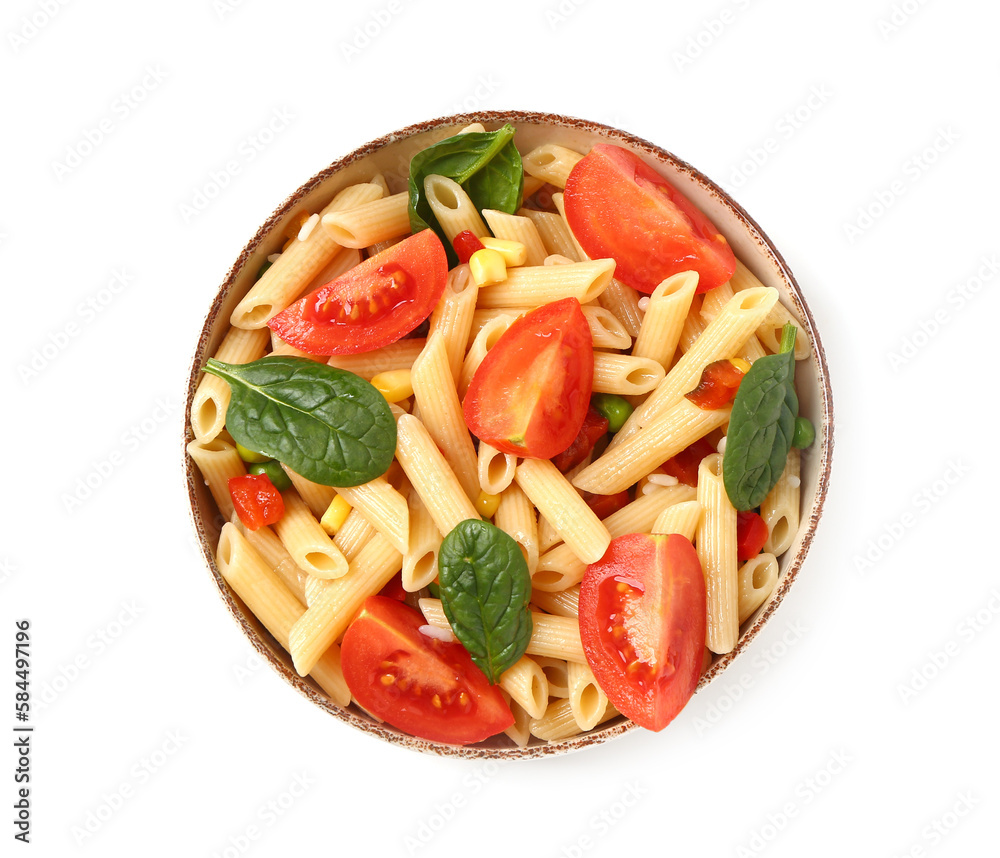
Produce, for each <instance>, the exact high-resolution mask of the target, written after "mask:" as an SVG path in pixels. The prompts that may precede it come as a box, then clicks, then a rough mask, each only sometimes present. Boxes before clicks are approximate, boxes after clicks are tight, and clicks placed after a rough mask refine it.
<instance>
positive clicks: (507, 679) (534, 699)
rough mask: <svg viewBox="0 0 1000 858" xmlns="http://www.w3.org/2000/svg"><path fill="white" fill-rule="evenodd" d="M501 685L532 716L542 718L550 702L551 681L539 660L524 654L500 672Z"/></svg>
mask: <svg viewBox="0 0 1000 858" xmlns="http://www.w3.org/2000/svg"><path fill="white" fill-rule="evenodd" d="M499 685H500V687H501V688H502V689H503V690H504V691H506V692H507V693H508V694H509V695H510V697H511V699H512V700H514V701H515V702H516V703H517V704H518V705H519V706H521V707H522V708H523V709H524V710H525V711H526V712H528V714H530V715H531V717H532V718H540V717H541V716H542V715H543V714H544V713H545V707H546V705H548V702H549V681H548V680H547V679H546V678H545V672H544V671H543V670H542V669H541V668H540V667H539V666H538V662H536V661H534V660H533V659H531V658H529V657H528V656H526V655H522V656H521V657H520V658H519V659H518V660H517V661H516V662H514V664H512V665H511V666H510V667H509V668H507V670H505V671H504V672H503V673H502V674H500V682H499Z"/></svg>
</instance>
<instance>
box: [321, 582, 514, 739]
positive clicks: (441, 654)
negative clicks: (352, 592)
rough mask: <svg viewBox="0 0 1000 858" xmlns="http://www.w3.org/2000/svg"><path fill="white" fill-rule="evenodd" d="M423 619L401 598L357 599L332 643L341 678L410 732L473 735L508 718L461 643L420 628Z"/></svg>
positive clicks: (495, 729) (372, 708)
mask: <svg viewBox="0 0 1000 858" xmlns="http://www.w3.org/2000/svg"><path fill="white" fill-rule="evenodd" d="M423 625H425V621H424V618H423V615H422V614H421V613H420V612H419V611H418V610H416V609H415V608H411V607H410V606H409V605H406V604H404V603H403V602H399V601H396V600H395V599H390V598H387V597H385V596H369V597H368V598H367V599H366V600H365V603H364V605H363V606H362V608H361V612H360V613H359V614H358V616H357V617H356V618H355V620H354V622H352V623H351V625H350V627H349V628H348V629H347V632H346V633H345V634H344V639H343V641H342V643H341V645H340V658H341V666H342V668H343V671H344V679H345V680H346V682H347V687H348V688H350V690H351V694H352V695H354V698H355V699H356V700H357V701H358V703H359V704H360V705H361V706H362V707H364V709H366V710H367V711H368V712H371V713H372V714H373V715H375V716H376V717H378V718H381V719H382V720H383V721H385V722H386V723H388V724H391V725H392V726H393V727H396V728H398V729H399V730H402V731H404V732H406V733H409V734H410V735H412V736H416V737H417V738H420V739H427V740H428V741H431V742H444V743H447V744H451V745H469V744H472V743H474V742H481V741H483V740H484V739H488V738H489V737H490V736H494V735H496V734H497V733H499V732H501V731H503V730H506V729H507V728H508V727H510V726H512V725H513V723H514V716H513V715H512V714H511V711H510V707H509V706H508V705H507V703H506V702H505V701H504V699H503V695H502V694H501V693H500V689H499V688H498V687H496V686H492V685H490V684H489V682H488V681H487V680H486V677H485V675H484V674H483V672H482V671H481V670H480V669H479V668H478V667H476V665H475V664H474V663H473V661H472V658H471V657H470V656H469V653H468V652H467V651H466V649H465V647H463V646H462V645H461V644H460V643H458V642H447V641H441V640H437V639H435V638H431V637H428V636H426V635H424V634H423V633H422V632H421V631H420V627H421V626H423ZM389 677H391V680H390V679H388V678H389ZM463 695H464V696H463ZM435 697H437V698H438V704H437V705H435V703H434V698H435Z"/></svg>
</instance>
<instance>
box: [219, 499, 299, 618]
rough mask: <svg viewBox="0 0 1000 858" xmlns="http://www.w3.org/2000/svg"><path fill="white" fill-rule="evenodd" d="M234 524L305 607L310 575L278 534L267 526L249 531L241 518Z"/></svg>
mask: <svg viewBox="0 0 1000 858" xmlns="http://www.w3.org/2000/svg"><path fill="white" fill-rule="evenodd" d="M233 524H235V525H236V527H237V528H238V529H239V531H240V533H242V534H243V536H244V538H245V539H246V541H247V542H249V543H250V545H252V546H253V548H254V550H255V551H256V552H257V553H258V554H259V555H260V556H261V558H262V559H263V560H264V562H265V563H266V564H267V565H268V566H270V567H271V569H272V570H274V573H275V574H276V575H277V576H278V577H279V578H280V579H281V581H282V583H283V584H284V585H285V586H286V587H288V589H289V590H290V591H291V593H292V595H293V596H295V598H296V599H298V600H299V602H301V603H302V604H303V605H305V604H306V579H307V578H308V577H309V574H308V573H307V572H305V571H303V570H302V569H300V568H299V567H298V565H297V564H296V563H295V560H294V559H293V558H292V555H291V554H289V553H288V549H286V548H285V546H284V545H282V544H281V540H280V539H278V536H277V534H276V533H275V532H274V531H273V530H271V528H270V527H268V526H267V525H261V526H260V527H258V528H257V529H256V530H249V529H248V528H246V527H244V526H243V524H242V523H241V522H240V520H239V518H234V520H233Z"/></svg>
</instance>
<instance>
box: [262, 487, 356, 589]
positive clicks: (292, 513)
mask: <svg viewBox="0 0 1000 858" xmlns="http://www.w3.org/2000/svg"><path fill="white" fill-rule="evenodd" d="M281 497H282V499H283V500H284V502H285V514H284V515H283V516H282V517H281V519H280V520H279V521H277V522H276V523H275V524H274V525H273V527H274V532H275V533H276V534H277V536H278V539H280V540H281V544H282V545H284V546H285V548H286V549H287V551H288V553H289V554H290V555H291V556H292V559H293V560H294V561H295V563H296V565H297V566H298V567H299V568H300V569H303V570H304V571H306V572H308V573H309V574H310V575H313V576H315V577H316V578H339V577H341V576H342V575H346V574H347V558H345V557H344V555H343V552H341V550H340V549H339V548H337V546H336V545H334V544H333V540H332V539H330V536H329V534H328V533H327V532H326V531H325V530H323V528H322V527H320V524H319V522H318V521H317V520H316V516H314V515H313V514H312V512H310V510H309V507H308V506H306V503H305V501H303V500H302V498H300V497H299V495H298V493H297V492H296V491H295V490H294V489H289V490H288V491H286V492H282V493H281Z"/></svg>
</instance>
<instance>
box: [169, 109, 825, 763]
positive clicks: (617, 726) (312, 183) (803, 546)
mask: <svg viewBox="0 0 1000 858" xmlns="http://www.w3.org/2000/svg"><path fill="white" fill-rule="evenodd" d="M473 122H481V123H483V124H484V125H487V126H492V125H498V124H503V123H508V122H509V123H511V124H512V125H514V127H515V129H516V128H517V127H518V123H520V124H522V125H523V124H531V125H555V126H558V127H560V128H564V129H577V130H580V131H582V132H585V133H588V134H591V135H599V136H600V137H602V138H604V139H605V140H608V141H610V142H617V143H620V144H621V145H624V146H627V147H629V148H631V149H633V150H634V151H639V152H642V153H643V154H645V155H646V156H647V157H651V158H653V159H654V160H656V161H658V162H667V163H670V164H671V165H672V166H673V168H674V169H676V170H678V171H679V172H681V173H684V174H687V176H688V177H689V178H690V179H691V180H693V181H694V182H695V183H697V184H698V185H699V186H700V187H701V188H702V189H704V190H705V191H707V192H708V193H709V194H710V195H712V196H714V197H715V198H716V199H717V200H718V201H719V202H720V203H721V204H722V205H723V206H725V207H726V208H729V209H730V210H731V211H732V212H733V214H734V215H735V216H736V218H737V219H738V220H739V221H742V223H743V225H744V226H745V228H746V229H747V232H748V233H749V237H750V238H751V239H753V240H754V241H755V242H756V243H757V245H758V246H759V248H760V249H761V250H762V251H763V252H764V253H765V255H766V256H768V257H769V258H770V260H771V263H772V264H773V265H774V267H775V269H776V270H777V272H778V274H779V275H780V277H781V278H782V279H783V280H784V282H785V284H786V285H787V287H788V289H789V292H790V294H791V295H792V296H794V298H795V301H796V310H798V311H799V313H800V315H801V316H802V319H803V322H804V323H805V325H806V327H807V329H808V333H809V337H810V340H811V343H812V350H813V355H812V357H813V360H814V361H815V371H816V377H817V381H818V382H819V384H818V392H819V402H818V406H819V413H820V419H821V427H820V428H821V431H820V432H817V440H818V441H819V445H818V449H816V450H814V451H811V452H810V455H811V456H817V457H818V462H817V465H818V473H817V486H816V493H815V495H814V497H813V500H812V504H811V507H810V509H809V511H808V512H809V515H808V518H807V519H806V520H805V521H804V522H803V521H800V526H799V532H800V533H801V534H802V538H801V542H800V543H799V546H798V550H797V551H796V553H795V555H794V556H793V557H792V558H790V562H789V563H788V565H787V566H786V567H785V568H784V570H782V573H781V578H780V580H779V582H778V586H777V587H776V588H775V590H774V592H773V593H772V594H771V595H770V596H769V597H768V599H767V601H766V602H765V604H764V606H763V608H762V609H758V612H757V615H756V616H755V617H754V620H753V622H752V624H751V625H750V626H749V627H747V628H746V629H745V630H744V631H743V632H742V633H741V634H740V636H739V639H738V641H737V644H736V646H735V647H734V648H733V650H732V651H730V652H728V653H725V654H723V655H721V656H718V657H717V658H716V659H715V660H714V661H713V663H712V665H711V666H710V667H709V668H708V669H707V670H706V671H705V672H704V673H703V674H702V676H701V678H700V680H699V682H698V686H697V689H696V692H697V691H700V690H702V689H703V688H704V687H705V686H706V685H708V684H709V683H710V682H711V681H712V680H713V679H715V678H716V677H718V676H719V675H720V674H721V673H722V672H724V671H725V670H726V668H727V667H728V666H729V665H730V664H731V663H732V661H733V660H734V659H735V658H736V657H737V656H738V655H740V653H741V652H742V651H743V650H744V649H745V648H746V647H747V646H748V645H749V644H750V642H751V641H752V640H753V639H754V638H755V637H756V635H757V633H758V632H759V631H760V630H761V629H762V628H763V626H764V625H765V624H766V623H767V621H768V620H769V619H770V617H771V616H772V614H773V613H774V611H775V610H776V609H777V607H778V605H779V604H780V603H781V602H782V600H783V598H784V596H785V594H786V593H787V592H788V590H789V588H790V587H791V585H792V583H793V581H794V580H795V578H796V577H797V575H798V572H799V570H800V569H801V567H802V564H803V563H804V561H805V558H806V556H807V554H808V552H809V548H810V547H811V544H812V542H813V539H814V537H815V531H816V528H817V526H818V523H819V520H820V518H821V516H822V512H823V508H824V506H825V502H826V497H827V494H828V491H829V480H830V473H831V467H832V458H833V446H834V432H833V428H834V420H833V391H832V386H831V382H830V374H829V367H828V364H827V359H826V352H825V349H824V347H823V343H822V340H821V338H820V335H819V331H818V329H817V327H816V324H815V319H814V317H813V314H812V310H811V309H810V308H809V305H808V302H807V301H806V299H805V297H804V296H803V294H802V290H801V289H800V287H799V284H798V281H797V280H796V279H795V276H794V275H793V274H792V272H791V270H790V268H789V266H788V264H787V263H786V261H785V259H784V257H783V256H782V254H781V252H780V251H779V250H778V249H777V247H775V245H774V243H773V242H772V241H771V239H770V238H769V237H768V236H767V234H766V233H765V232H764V230H763V229H762V228H761V227H760V225H759V224H758V223H757V221H756V220H754V218H753V217H751V215H750V214H749V213H748V212H747V211H746V210H745V209H744V208H743V206H742V205H741V204H740V203H739V202H737V201H736V200H735V199H733V198H732V197H731V196H730V195H729V193H728V192H726V191H725V190H723V189H722V187H721V186H719V185H718V184H717V183H716V182H714V181H713V180H712V179H710V178H709V177H708V176H706V175H705V174H704V173H702V172H701V171H700V170H698V169H697V168H695V167H694V166H692V165H691V164H689V163H688V162H687V161H685V160H683V159H682V158H679V157H678V156H676V155H675V154H673V153H672V152H671V151H670V150H667V149H665V148H663V147H662V146H658V145H656V144H654V143H652V142H650V141H648V140H646V139H644V138H642V137H639V136H638V135H635V134H632V133H630V132H627V131H622V130H621V129H618V128H615V127H613V126H610V125H606V124H604V123H601V122H596V121H592V120H588V119H581V118H578V117H574V116H567V115H564V114H556V113H547V112H540V111H525V110H484V111H476V112H467V113H456V114H448V115H444V116H439V117H436V118H433V119H427V120H423V121H420V122H416V123H412V124H410V125H407V126H405V127H403V128H401V129H399V130H397V131H392V132H389V133H386V134H383V135H382V136H380V137H378V138H375V139H373V140H371V141H369V142H367V143H364V144H362V145H361V146H358V147H357V148H355V149H353V150H352V151H350V152H348V153H347V154H345V155H343V156H341V157H339V158H337V159H336V160H334V161H333V162H331V163H330V164H329V165H328V166H327V167H325V168H323V169H322V170H320V171H319V172H318V173H316V174H314V175H313V176H312V177H311V178H309V179H308V180H306V181H305V182H304V183H303V184H302V185H300V186H299V188H298V189H296V190H295V191H294V192H292V193H291V194H290V195H289V196H288V197H287V198H286V199H285V200H284V201H283V202H282V203H281V204H279V205H278V206H277V208H275V210H274V211H273V212H272V213H271V215H270V216H269V217H268V218H267V219H266V220H265V221H264V223H263V224H262V225H261V226H260V227H259V229H258V230H257V232H256V233H255V234H254V235H253V237H252V238H251V239H250V240H249V241H248V242H247V243H246V245H245V246H244V247H243V249H242V250H241V252H240V254H239V255H238V256H237V258H236V260H235V262H234V263H233V264H232V266H231V267H230V269H229V271H228V272H227V273H226V275H225V277H224V278H223V281H222V285H221V286H220V287H219V289H218V291H217V292H216V294H215V296H214V298H213V301H212V305H211V307H210V308H209V311H208V313H207V314H206V317H205V321H204V323H203V325H202V329H201V333H200V335H199V338H198V341H197V344H196V346H195V349H194V354H193V356H192V360H191V364H190V366H191V370H190V373H189V376H188V380H187V394H186V397H185V409H184V437H183V447H184V450H183V457H184V472H185V480H186V483H187V490H188V500H189V510H188V512H189V514H190V516H191V521H192V524H193V526H194V529H195V533H196V534H197V537H198V542H199V544H200V546H201V551H202V555H203V556H204V558H205V562H206V564H207V566H208V569H209V572H210V574H211V576H212V578H213V580H214V582H215V585H216V589H217V592H218V595H219V597H220V599H221V600H222V602H223V604H224V605H225V607H226V609H227V610H228V612H229V614H230V615H231V616H232V617H233V619H234V620H235V621H236V622H237V624H238V625H239V626H240V628H241V629H242V631H243V633H244V635H245V636H246V637H247V638H248V639H249V640H250V643H251V645H252V646H253V647H254V649H255V650H256V651H257V653H258V654H259V655H260V656H261V657H263V658H264V659H265V660H266V661H267V663H268V664H270V666H271V667H272V668H273V669H274V670H275V671H276V672H277V673H278V674H279V675H280V676H281V677H282V678H283V679H284V680H285V681H286V682H288V683H289V684H291V685H292V686H293V687H294V688H295V689H296V690H297V691H299V693H300V694H302V695H303V696H304V697H306V698H307V699H308V700H310V701H311V702H312V703H314V704H316V705H317V706H319V707H320V708H322V709H324V710H325V711H327V712H328V713H330V714H332V715H334V716H335V717H337V718H338V719H339V720H341V721H344V722H346V723H347V724H349V725H350V726H352V727H354V728H356V729H358V730H361V731H362V732H365V733H368V734H371V735H374V736H376V737H378V738H380V739H383V740H385V741H387V742H389V743H390V744H394V745H400V746H402V747H406V748H408V749H411V750H417V751H420V752H423V753H428V754H432V755H436V756H445V757H458V758H465V759H480V760H481V759H493V760H512V759H517V760H525V759H538V758H541V757H549V756H554V755H561V754H565V753H569V752H571V751H575V750H579V749H581V748H585V747H588V746H590V745H596V744H603V743H605V742H607V741H609V740H610V739H613V738H616V737H617V736H620V735H623V734H624V733H627V732H631V731H632V730H635V729H641V728H639V726H638V725H637V724H635V723H633V722H632V721H630V720H628V719H627V718H625V717H624V716H621V715H619V716H617V718H615V719H613V720H610V721H609V722H607V724H606V725H604V726H600V725H599V726H598V727H596V728H594V729H593V730H591V731H589V732H587V733H583V734H581V735H578V736H574V737H570V738H568V739H564V740H560V741H555V742H541V743H538V744H533V745H528V746H527V747H517V746H512V747H509V748H508V747H492V746H489V745H486V744H483V743H481V744H477V745H466V746H459V745H447V744H443V743H436V742H430V741H427V740H424V739H419V738H416V737H413V736H409V735H406V734H404V733H401V732H399V731H397V730H395V729H394V728H391V727H389V726H388V725H384V724H382V723H380V722H376V721H374V720H372V719H370V718H369V717H368V716H367V715H364V714H363V713H359V712H355V711H353V704H352V706H351V707H349V708H341V707H339V706H337V705H336V704H335V703H333V702H332V701H331V700H329V699H328V697H327V696H326V695H325V694H324V693H323V692H322V691H320V690H319V689H318V688H317V687H316V686H315V685H314V684H313V683H312V681H311V680H310V679H309V678H308V677H300V676H299V675H298V674H297V673H295V671H294V670H292V669H290V668H289V667H288V665H287V664H286V663H285V661H286V660H287V653H285V651H284V649H283V647H281V645H280V644H278V643H277V641H275V640H274V638H273V637H272V636H271V635H270V633H269V632H268V631H267V630H266V629H264V628H263V626H262V625H261V624H260V622H259V620H257V618H256V617H254V616H253V615H252V613H251V612H250V611H249V610H248V609H246V608H245V607H243V603H242V601H241V600H240V599H239V597H238V596H236V594H235V593H234V592H233V590H232V589H231V588H230V586H229V585H228V583H227V582H226V581H225V579H224V578H223V577H222V575H221V573H220V572H219V569H218V566H217V564H216V561H215V556H214V550H213V548H212V542H211V539H210V537H209V534H208V532H207V531H206V528H205V522H204V520H203V516H202V514H201V512H200V509H199V502H198V498H197V488H196V486H197V483H198V481H200V480H201V477H200V475H198V473H197V468H196V467H195V466H194V464H193V462H192V460H191V458H190V456H188V455H187V449H186V448H187V445H188V443H189V442H190V441H191V440H192V438H193V435H192V432H191V407H192V402H193V399H194V395H195V392H196V390H197V387H198V382H199V380H200V378H201V376H202V367H203V366H204V363H205V360H206V350H207V347H208V343H209V341H210V340H211V338H212V335H213V331H214V329H215V325H216V323H217V321H218V317H219V314H220V311H221V308H222V305H223V304H224V302H225V299H226V297H227V296H228V295H229V293H230V292H231V291H232V289H233V288H234V286H235V283H236V281H237V279H238V277H239V275H240V273H241V272H242V271H243V269H244V267H245V266H246V264H247V262H248V260H249V259H250V258H251V257H252V255H253V254H254V252H255V251H256V250H257V249H258V248H259V247H260V245H261V244H262V243H263V242H264V241H265V240H266V239H267V237H268V236H269V235H270V233H271V231H272V230H273V228H274V227H275V226H276V225H277V224H278V223H279V222H280V221H281V220H282V219H283V218H284V217H285V216H286V215H288V214H289V212H290V211H291V210H292V209H293V208H294V207H295V205H297V204H298V202H299V201H300V200H301V199H302V198H303V197H305V196H306V195H307V194H309V193H310V192H311V191H313V190H315V189H317V188H319V187H320V186H321V185H323V184H324V183H325V182H326V181H327V180H328V179H330V178H332V177H333V176H334V175H336V174H337V173H339V172H340V171H342V170H343V169H345V168H346V167H348V166H349V165H351V164H353V163H355V162H357V161H360V160H361V159H363V158H365V157H367V156H368V155H371V154H373V153H374V152H376V151H379V150H381V149H383V148H385V147H386V146H388V145H390V144H393V143H397V142H399V141H402V140H406V139H408V138H411V137H414V136H417V135H419V134H423V133H425V132H428V131H436V130H442V129H447V128H450V127H464V126H466V125H469V124H471V123H473Z"/></svg>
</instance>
